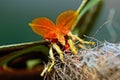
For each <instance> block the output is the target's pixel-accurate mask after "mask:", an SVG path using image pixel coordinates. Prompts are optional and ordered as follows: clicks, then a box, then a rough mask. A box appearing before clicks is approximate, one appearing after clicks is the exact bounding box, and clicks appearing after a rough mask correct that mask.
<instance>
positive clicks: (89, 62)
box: [44, 41, 120, 80]
mask: <svg viewBox="0 0 120 80" xmlns="http://www.w3.org/2000/svg"><path fill="white" fill-rule="evenodd" d="M64 57H65V58H64V63H61V61H60V60H59V56H56V61H55V65H54V67H53V70H52V72H51V73H46V75H45V76H44V79H45V80H120V44H117V43H116V44H115V43H109V42H107V41H105V42H103V43H100V44H97V46H96V47H94V48H88V49H85V50H83V49H80V50H79V51H78V54H77V55H72V54H65V55H64Z"/></svg>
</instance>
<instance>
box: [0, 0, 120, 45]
mask: <svg viewBox="0 0 120 80" xmlns="http://www.w3.org/2000/svg"><path fill="white" fill-rule="evenodd" d="M80 3H81V0H0V45H6V44H13V43H23V42H30V41H38V40H41V39H42V38H41V37H40V36H38V35H36V34H35V33H34V32H33V31H32V30H31V28H30V27H29V26H28V23H29V22H31V21H32V20H33V19H34V18H36V17H41V16H45V17H48V18H50V19H51V20H52V21H54V22H55V19H56V17H57V15H58V14H59V13H61V12H62V11H64V10H68V9H75V10H76V9H77V8H78V6H79V5H80ZM119 3H120V0H104V4H103V8H102V11H101V12H100V15H99V16H98V19H97V20H96V24H94V25H93V29H92V30H91V32H90V35H89V36H93V34H94V33H95V32H96V30H97V29H98V28H99V27H100V26H101V25H102V24H104V22H105V21H106V20H107V17H108V14H109V11H110V10H111V8H113V9H114V10H115V16H114V18H113V23H112V24H111V25H112V30H113V32H114V34H115V36H114V37H111V33H110V32H111V31H110V30H108V28H109V27H107V26H106V25H104V26H103V27H102V28H101V29H100V31H99V32H98V33H97V34H96V36H95V37H96V38H97V39H98V40H107V41H110V42H120V37H119V35H120V27H119V25H120V8H119V7H120V6H119V5H120V4H119ZM109 31H110V32H109ZM113 38H114V39H113Z"/></svg>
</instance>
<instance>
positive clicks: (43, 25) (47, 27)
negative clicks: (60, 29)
mask: <svg viewBox="0 0 120 80" xmlns="http://www.w3.org/2000/svg"><path fill="white" fill-rule="evenodd" d="M29 25H30V26H31V28H32V30H33V31H34V32H35V33H37V34H39V35H41V36H42V37H44V36H45V35H46V34H47V33H48V32H51V31H54V30H55V29H56V28H55V25H54V23H53V22H52V21H51V20H49V19H48V18H45V17H40V18H36V19H34V20H33V21H32V22H31V23H30V24H29Z"/></svg>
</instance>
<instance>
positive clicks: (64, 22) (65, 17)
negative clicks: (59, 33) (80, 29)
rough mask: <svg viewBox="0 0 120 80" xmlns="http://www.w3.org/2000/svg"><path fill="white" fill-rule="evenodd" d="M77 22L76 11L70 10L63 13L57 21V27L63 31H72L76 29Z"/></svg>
mask: <svg viewBox="0 0 120 80" xmlns="http://www.w3.org/2000/svg"><path fill="white" fill-rule="evenodd" d="M76 20H77V13H76V11H74V10H68V11H65V12H63V13H61V14H60V15H59V16H58V17H57V19H56V26H58V27H59V29H61V30H63V28H65V29H66V30H68V31H71V30H72V29H73V27H74V23H75V21H76Z"/></svg>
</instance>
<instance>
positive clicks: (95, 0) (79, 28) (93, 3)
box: [72, 0, 102, 37]
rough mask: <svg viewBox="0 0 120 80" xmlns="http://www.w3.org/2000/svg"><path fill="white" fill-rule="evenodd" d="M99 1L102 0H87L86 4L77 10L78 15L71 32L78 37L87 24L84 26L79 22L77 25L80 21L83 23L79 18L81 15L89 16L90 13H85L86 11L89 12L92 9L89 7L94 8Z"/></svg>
mask: <svg viewBox="0 0 120 80" xmlns="http://www.w3.org/2000/svg"><path fill="white" fill-rule="evenodd" d="M101 2H102V0H88V2H87V3H86V4H84V5H85V6H84V7H83V8H82V9H81V10H80V11H79V15H78V19H77V21H76V24H75V28H74V29H73V31H72V33H73V34H76V35H78V36H79V37H80V35H81V34H82V33H84V32H85V30H86V29H87V26H84V25H83V26H81V25H82V24H79V25H77V24H78V23H80V22H83V24H84V21H81V19H82V18H83V17H87V16H90V15H86V13H90V12H91V11H93V10H91V9H95V7H97V6H98V5H99V4H100V3H101ZM78 9H79V8H78ZM95 10H97V9H95ZM84 15H85V16H84ZM91 21H92V20H91ZM80 31H81V32H80Z"/></svg>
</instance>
